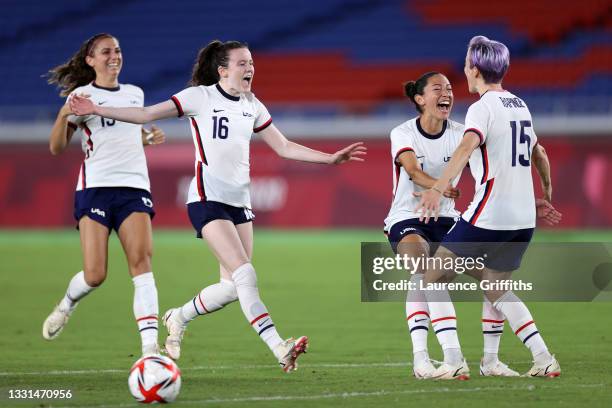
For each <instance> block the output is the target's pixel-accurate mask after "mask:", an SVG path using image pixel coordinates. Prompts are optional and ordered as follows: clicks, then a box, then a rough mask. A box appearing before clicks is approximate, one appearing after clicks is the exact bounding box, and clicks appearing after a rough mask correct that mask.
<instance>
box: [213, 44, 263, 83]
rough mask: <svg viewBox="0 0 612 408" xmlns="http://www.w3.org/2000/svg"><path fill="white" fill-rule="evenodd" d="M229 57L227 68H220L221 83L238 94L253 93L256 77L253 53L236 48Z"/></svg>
mask: <svg viewBox="0 0 612 408" xmlns="http://www.w3.org/2000/svg"><path fill="white" fill-rule="evenodd" d="M228 57H229V58H228V64H227V68H226V67H219V76H220V78H221V81H222V82H224V84H225V85H227V87H228V88H229V89H232V90H235V91H237V92H240V93H242V92H251V85H252V83H253V77H254V75H255V65H254V64H253V57H252V56H251V51H249V49H248V48H235V49H233V50H230V51H229V52H228Z"/></svg>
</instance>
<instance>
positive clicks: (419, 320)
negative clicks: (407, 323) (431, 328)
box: [414, 319, 427, 323]
mask: <svg viewBox="0 0 612 408" xmlns="http://www.w3.org/2000/svg"><path fill="white" fill-rule="evenodd" d="M425 320H427V319H418V320H415V321H414V322H415V323H418V322H424V321H425Z"/></svg>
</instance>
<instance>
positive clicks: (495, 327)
mask: <svg viewBox="0 0 612 408" xmlns="http://www.w3.org/2000/svg"><path fill="white" fill-rule="evenodd" d="M500 327H504V325H503V324H501V325H498V326H491V328H492V329H499V328H500Z"/></svg>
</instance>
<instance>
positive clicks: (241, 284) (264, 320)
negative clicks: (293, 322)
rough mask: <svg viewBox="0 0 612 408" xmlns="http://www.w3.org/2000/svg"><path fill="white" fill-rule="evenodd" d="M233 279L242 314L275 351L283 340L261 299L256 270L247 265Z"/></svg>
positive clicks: (234, 273) (233, 275)
mask: <svg viewBox="0 0 612 408" xmlns="http://www.w3.org/2000/svg"><path fill="white" fill-rule="evenodd" d="M232 279H233V280H234V285H236V292H237V293H238V301H239V302H240V307H241V308H242V313H244V316H245V317H246V318H247V320H248V321H249V322H250V324H251V327H253V329H254V330H255V332H257V334H258V335H259V337H261V339H262V340H263V341H264V342H265V343H266V344H267V345H268V347H269V348H270V350H272V351H274V349H275V348H276V347H277V346H278V345H280V344H281V343H282V342H283V340H282V339H281V338H280V336H279V335H278V332H277V331H276V327H275V326H274V322H273V321H272V317H271V316H270V314H269V313H268V309H267V308H266V306H265V305H264V304H263V302H262V301H261V298H260V297H259V290H258V289H257V275H256V274H255V268H253V265H251V264H250V263H246V264H244V265H242V266H240V267H238V268H237V269H236V270H235V271H234V272H233V273H232Z"/></svg>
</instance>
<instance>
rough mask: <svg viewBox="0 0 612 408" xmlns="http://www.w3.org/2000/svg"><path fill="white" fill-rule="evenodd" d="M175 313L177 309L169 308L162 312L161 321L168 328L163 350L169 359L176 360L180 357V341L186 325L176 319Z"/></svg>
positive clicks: (177, 311)
mask: <svg viewBox="0 0 612 408" xmlns="http://www.w3.org/2000/svg"><path fill="white" fill-rule="evenodd" d="M175 313H179V309H169V310H168V311H167V312H166V313H164V317H163V319H162V323H163V325H164V326H166V329H167V330H168V337H166V344H165V347H166V350H165V351H166V353H168V356H169V357H170V358H171V359H173V360H178V359H179V358H180V357H181V341H182V340H183V334H184V333H185V329H186V328H187V325H186V324H184V323H181V322H179V321H178V320H176V318H175Z"/></svg>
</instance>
